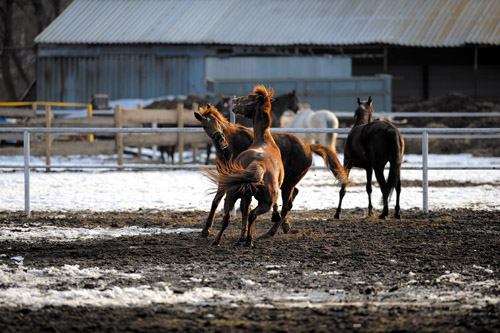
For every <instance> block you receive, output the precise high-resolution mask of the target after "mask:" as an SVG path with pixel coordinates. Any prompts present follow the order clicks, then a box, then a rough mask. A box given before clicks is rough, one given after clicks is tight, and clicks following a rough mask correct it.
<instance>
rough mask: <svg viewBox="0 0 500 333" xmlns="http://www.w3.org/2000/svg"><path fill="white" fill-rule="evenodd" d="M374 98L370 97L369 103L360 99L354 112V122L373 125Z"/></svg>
mask: <svg viewBox="0 0 500 333" xmlns="http://www.w3.org/2000/svg"><path fill="white" fill-rule="evenodd" d="M372 104H373V103H372V97H371V96H369V97H368V100H367V101H362V100H360V99H359V97H358V107H357V108H356V111H354V121H355V123H356V124H358V123H363V124H367V123H371V122H372V121H373V107H372Z"/></svg>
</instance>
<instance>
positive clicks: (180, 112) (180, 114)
mask: <svg viewBox="0 0 500 333" xmlns="http://www.w3.org/2000/svg"><path fill="white" fill-rule="evenodd" d="M177 128H184V104H182V103H179V104H177ZM177 152H178V153H179V164H184V157H183V155H184V133H178V134H177Z"/></svg>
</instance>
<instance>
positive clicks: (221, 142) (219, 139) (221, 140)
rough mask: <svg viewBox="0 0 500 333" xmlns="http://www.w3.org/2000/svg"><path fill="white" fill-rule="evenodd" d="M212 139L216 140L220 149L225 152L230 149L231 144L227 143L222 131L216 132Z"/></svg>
mask: <svg viewBox="0 0 500 333" xmlns="http://www.w3.org/2000/svg"><path fill="white" fill-rule="evenodd" d="M212 139H214V140H215V142H217V143H218V144H219V147H220V149H222V150H224V149H227V148H228V147H229V144H228V143H227V141H226V138H225V137H224V135H223V134H222V132H220V131H215V132H214V134H213V135H212Z"/></svg>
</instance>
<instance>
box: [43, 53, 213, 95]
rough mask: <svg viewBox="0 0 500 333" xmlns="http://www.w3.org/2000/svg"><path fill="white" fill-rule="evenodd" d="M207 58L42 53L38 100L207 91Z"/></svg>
mask: <svg viewBox="0 0 500 333" xmlns="http://www.w3.org/2000/svg"><path fill="white" fill-rule="evenodd" d="M204 61H205V60H204V58H202V57H158V56H154V55H127V56H125V55H102V56H92V57H39V58H38V68H37V71H38V74H37V78H38V84H37V95H38V100H41V101H61V102H75V103H88V102H89V101H90V98H91V96H92V94H95V93H102V94H108V95H109V97H110V99H112V100H114V99H123V98H143V99H147V98H155V97H161V96H168V95H180V94H186V93H187V92H190V93H197V94H204V92H205V88H204V81H203V78H204V75H205V67H204Z"/></svg>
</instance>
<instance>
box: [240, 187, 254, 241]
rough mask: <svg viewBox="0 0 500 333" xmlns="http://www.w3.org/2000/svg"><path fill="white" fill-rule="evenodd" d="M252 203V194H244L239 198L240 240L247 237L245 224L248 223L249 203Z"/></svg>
mask: <svg viewBox="0 0 500 333" xmlns="http://www.w3.org/2000/svg"><path fill="white" fill-rule="evenodd" d="M251 203H252V196H251V195H246V196H244V197H243V198H241V200H240V210H241V235H240V242H243V241H244V240H245V239H246V237H247V225H248V212H249V211H250V204H251Z"/></svg>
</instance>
